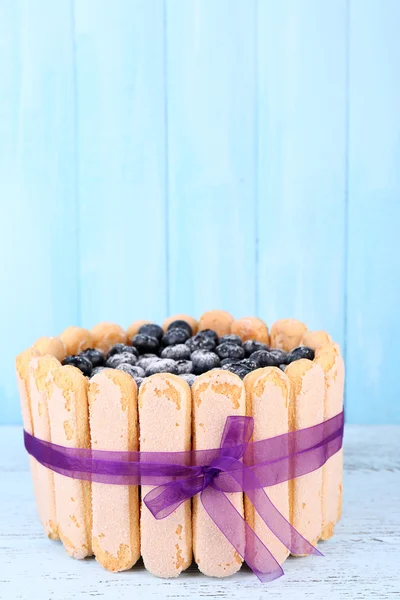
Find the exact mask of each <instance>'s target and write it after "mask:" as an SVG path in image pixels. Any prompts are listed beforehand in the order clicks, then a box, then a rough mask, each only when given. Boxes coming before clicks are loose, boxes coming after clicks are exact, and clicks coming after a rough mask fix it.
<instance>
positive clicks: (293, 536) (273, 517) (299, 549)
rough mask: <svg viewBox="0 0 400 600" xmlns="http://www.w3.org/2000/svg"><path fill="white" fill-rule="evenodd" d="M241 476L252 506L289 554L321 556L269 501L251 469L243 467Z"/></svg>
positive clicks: (235, 474) (233, 473)
mask: <svg viewBox="0 0 400 600" xmlns="http://www.w3.org/2000/svg"><path fill="white" fill-rule="evenodd" d="M231 474H232V476H233V477H235V479H237V480H239V478H238V475H237V473H235V472H232V473H231ZM241 476H242V477H243V481H242V486H243V489H244V491H245V492H246V495H247V497H248V498H249V500H250V501H251V503H252V504H253V506H254V508H255V509H256V511H257V512H258V514H259V515H260V517H261V518H262V520H263V521H264V523H265V524H266V525H267V527H268V528H269V529H270V530H271V531H272V533H273V534H274V535H275V536H276V537H277V538H278V540H280V541H281V542H282V544H283V545H284V546H285V547H286V548H287V549H288V550H290V552H291V554H314V555H317V556H323V554H322V552H320V551H319V550H318V549H317V548H315V547H314V546H313V545H312V544H310V542H309V541H307V540H306V538H305V537H303V536H302V535H301V533H299V532H298V531H297V529H295V528H294V527H293V525H291V524H290V523H289V521H288V520H287V519H286V518H285V517H284V516H283V515H282V513H281V512H280V511H279V510H278V509H277V508H276V506H275V505H274V504H273V503H272V502H271V500H270V499H269V497H268V494H266V492H265V490H264V489H263V487H262V486H261V483H260V481H259V480H258V478H257V476H256V475H255V474H254V473H253V471H252V469H249V468H248V467H244V468H243V473H242V474H241Z"/></svg>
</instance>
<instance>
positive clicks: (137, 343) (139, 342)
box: [132, 333, 160, 354]
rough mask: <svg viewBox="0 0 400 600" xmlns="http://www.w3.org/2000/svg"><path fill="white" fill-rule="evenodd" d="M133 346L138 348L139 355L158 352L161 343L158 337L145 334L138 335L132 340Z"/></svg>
mask: <svg viewBox="0 0 400 600" xmlns="http://www.w3.org/2000/svg"><path fill="white" fill-rule="evenodd" d="M132 345H133V346H134V347H135V348H137V350H138V351H139V354H146V352H154V353H157V352H158V348H159V345H160V344H159V341H158V339H157V338H156V337H153V336H151V335H146V334H145V333H138V334H137V335H135V337H134V338H133V340H132Z"/></svg>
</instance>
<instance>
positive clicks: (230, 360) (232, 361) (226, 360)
mask: <svg viewBox="0 0 400 600" xmlns="http://www.w3.org/2000/svg"><path fill="white" fill-rule="evenodd" d="M241 362H242V361H241V360H238V359H237V358H223V359H222V360H221V367H222V366H223V365H238V364H240V363H241Z"/></svg>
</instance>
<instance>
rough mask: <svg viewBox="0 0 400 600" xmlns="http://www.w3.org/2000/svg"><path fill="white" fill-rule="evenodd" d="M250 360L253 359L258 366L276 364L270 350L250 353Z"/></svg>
mask: <svg viewBox="0 0 400 600" xmlns="http://www.w3.org/2000/svg"><path fill="white" fill-rule="evenodd" d="M250 360H253V361H254V362H255V363H256V364H257V365H258V367H269V366H271V365H273V364H274V362H273V361H272V358H271V356H270V354H269V352H268V350H256V351H255V352H253V354H250Z"/></svg>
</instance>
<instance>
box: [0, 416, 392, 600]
mask: <svg viewBox="0 0 400 600" xmlns="http://www.w3.org/2000/svg"><path fill="white" fill-rule="evenodd" d="M399 435H400V428H399V427H390V426H389V427H382V426H381V427H355V426H348V427H347V428H346V431H345V475H344V511H343V518H342V521H340V523H339V524H338V525H337V527H336V533H335V536H334V538H332V539H331V540H330V541H328V542H325V543H321V544H320V545H319V547H320V549H321V550H322V552H323V553H324V555H325V558H320V557H307V558H299V559H294V558H289V559H288V560H287V561H286V562H285V565H284V569H285V573H286V574H285V576H284V577H283V578H281V579H279V580H278V581H276V582H273V583H271V584H267V585H266V586H265V587H264V586H262V585H261V584H260V583H259V582H258V580H257V579H256V577H255V576H254V575H253V573H252V572H251V571H250V570H248V569H247V568H245V567H243V568H242V569H241V570H240V572H239V573H237V574H236V575H234V576H232V577H230V578H228V579H226V580H217V579H213V578H207V577H205V576H203V575H201V574H200V573H199V572H198V570H197V568H195V567H194V566H193V567H191V568H190V569H189V570H188V571H187V572H186V573H183V574H182V575H181V576H180V577H178V578H177V579H176V580H162V579H159V578H156V577H154V576H152V575H150V573H147V572H146V571H145V570H144V567H143V564H142V563H141V562H140V563H138V564H137V565H136V566H135V567H134V568H133V569H132V570H131V571H127V572H125V573H118V574H112V573H108V572H106V571H103V570H102V569H101V567H100V566H99V565H98V564H97V563H96V561H95V560H94V559H87V560H84V561H75V560H72V559H71V558H69V557H68V556H67V555H66V554H65V551H64V549H63V547H62V545H61V544H60V543H59V542H51V541H50V540H48V539H46V538H45V537H44V536H43V533H42V530H41V526H40V523H39V520H38V518H37V515H36V508H35V505H34V499H33V490H32V484H31V481H30V473H29V466H28V464H29V463H28V457H27V455H26V453H25V451H24V449H23V443H22V434H21V430H20V429H19V428H17V427H2V428H0V480H1V482H2V495H1V498H0V599H1V600H9V599H11V598H12V599H15V600H17V599H18V600H27V599H28V598H29V600H43V599H44V598H46V599H47V598H52V599H53V600H75V599H76V598H88V599H89V598H93V597H98V598H102V599H104V600H117V599H119V598H134V597H140V598H141V599H142V600H150V599H157V598H158V599H159V598H182V599H183V598H187V599H188V600H189V599H191V598H200V597H203V598H216V597H218V598H221V599H227V600H239V599H241V600H244V599H245V598H249V597H251V598H254V600H265V598H266V597H268V598H271V599H282V600H283V599H287V598H295V599H296V600H301V599H303V598H304V599H307V600H313V599H315V600H320V599H321V598H324V597H326V598H332V599H335V600H336V599H337V600H347V599H348V600H353V599H354V598H359V599H360V600H363V599H371V598H377V599H379V600H394V599H395V598H398V590H399V588H400V576H399V570H398V564H399V560H400V487H399V478H400V460H399V453H398V439H399Z"/></svg>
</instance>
